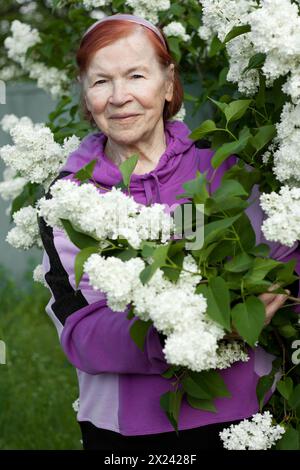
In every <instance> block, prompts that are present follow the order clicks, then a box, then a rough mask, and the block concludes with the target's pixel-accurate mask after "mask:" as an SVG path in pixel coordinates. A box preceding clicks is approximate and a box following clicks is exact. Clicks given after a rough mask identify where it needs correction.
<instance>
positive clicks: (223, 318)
mask: <svg viewBox="0 0 300 470" xmlns="http://www.w3.org/2000/svg"><path fill="white" fill-rule="evenodd" d="M206 312H207V315H208V316H209V317H210V318H212V320H214V321H216V322H217V323H219V324H220V325H221V326H223V327H224V328H225V329H226V330H228V331H231V328H230V295H229V290H228V287H227V284H226V282H225V281H224V279H222V278H221V277H220V276H218V277H215V278H212V279H211V280H210V281H209V285H208V287H207V311H206Z"/></svg>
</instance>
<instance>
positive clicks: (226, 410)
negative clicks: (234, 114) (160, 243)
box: [39, 121, 300, 435]
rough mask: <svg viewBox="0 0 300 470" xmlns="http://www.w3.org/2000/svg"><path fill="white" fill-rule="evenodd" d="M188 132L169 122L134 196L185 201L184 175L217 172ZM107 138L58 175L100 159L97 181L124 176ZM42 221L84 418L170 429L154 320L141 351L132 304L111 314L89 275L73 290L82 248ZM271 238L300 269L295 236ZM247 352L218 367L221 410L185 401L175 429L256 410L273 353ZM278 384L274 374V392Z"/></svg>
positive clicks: (278, 253)
mask: <svg viewBox="0 0 300 470" xmlns="http://www.w3.org/2000/svg"><path fill="white" fill-rule="evenodd" d="M190 132H191V131H190V130H189V128H188V127H187V125H186V124H185V123H183V122H181V121H168V122H167V123H166V124H165V136H166V143H167V148H166V151H165V152H164V153H163V155H162V156H161V158H160V160H159V163H158V165H157V166H156V168H155V169H154V170H152V171H150V172H149V173H145V174H143V175H136V174H133V175H132V178H131V184H130V190H131V194H132V196H133V197H134V199H135V200H136V201H137V202H139V203H142V204H148V203H150V202H151V203H154V202H159V203H166V204H168V205H172V204H178V203H182V202H183V201H184V200H183V199H181V200H177V199H176V195H177V194H181V193H182V192H184V188H183V187H182V183H184V182H185V181H187V180H190V179H193V178H194V177H195V176H196V171H197V170H199V171H201V172H204V171H206V170H208V174H207V177H208V178H210V177H211V176H212V172H213V168H212V167H211V164H210V161H211V157H212V155H213V151H212V150H210V149H199V148H197V147H196V146H195V143H194V142H193V141H192V140H190V139H189V138H188V135H189V134H190ZM106 140H107V137H106V135H105V134H103V133H102V132H97V133H94V134H89V135H88V136H87V137H86V138H85V139H84V140H83V141H82V143H81V145H80V147H79V148H78V149H77V150H76V151H74V152H73V153H71V154H70V156H69V158H68V160H67V162H66V164H65V165H64V167H63V168H61V173H60V175H59V177H58V178H66V179H72V177H73V174H74V173H76V172H77V171H78V170H79V169H80V168H81V167H83V166H84V165H86V164H87V163H88V162H89V161H90V160H92V159H95V158H96V159H97V164H96V166H95V170H94V173H93V176H94V178H95V180H96V181H97V182H98V183H99V184H101V185H102V186H105V187H107V188H109V189H110V188H111V187H112V186H113V185H115V184H117V183H118V182H120V181H121V179H122V175H121V173H120V170H119V168H118V167H117V166H116V165H115V164H114V163H113V162H112V161H111V160H110V159H109V158H108V157H107V156H106V155H105V154H104V147H105V143H106ZM235 162H236V158H235V157H234V156H231V157H230V158H228V159H227V160H226V161H225V162H224V163H223V164H222V165H221V166H220V167H219V168H218V170H217V171H216V173H215V176H214V179H213V181H212V184H211V187H210V188H209V190H210V191H214V190H215V189H216V188H217V187H218V185H219V184H220V181H221V178H222V175H223V174H224V172H225V171H226V170H227V169H229V168H230V167H231V166H232V165H233V164H234V163H235ZM256 190H257V188H256ZM253 197H255V191H254V192H253ZM247 213H248V215H249V217H250V219H251V222H252V224H253V226H254V229H255V231H256V239H257V240H256V241H257V243H260V242H265V243H269V242H267V241H266V240H265V239H264V237H263V234H262V233H261V231H260V226H261V222H262V211H261V209H260V207H259V204H258V201H257V202H256V203H255V204H253V205H252V206H251V207H250V208H249V209H247ZM39 222H40V233H41V236H42V240H43V245H44V255H43V266H44V271H45V273H46V274H45V282H46V284H47V285H48V287H49V289H50V291H51V294H52V297H51V299H50V301H49V303H48V304H47V306H46V312H47V313H48V315H49V316H50V317H51V319H52V320H53V322H54V324H55V326H56V328H57V331H58V335H59V338H60V343H61V346H62V348H63V350H64V352H65V354H66V356H67V358H68V359H69V361H70V362H71V363H72V364H73V365H74V366H75V367H76V370H77V375H78V382H79V389H80V395H79V398H80V407H79V412H78V415H77V419H78V421H90V422H91V423H93V424H94V425H95V426H97V427H99V428H103V429H109V430H112V431H116V432H118V433H121V434H123V435H143V434H156V433H162V432H168V431H173V427H172V426H171V424H170V423H169V421H168V419H167V417H166V415H165V413H164V411H163V410H162V409H161V407H160V396H161V395H162V394H163V393H165V392H167V391H168V390H172V385H171V382H172V379H165V378H163V377H161V375H160V374H162V373H163V372H164V371H166V370H167V369H168V367H169V365H168V363H167V362H166V360H165V358H164V354H163V352H162V345H161V342H160V338H159V335H158V332H157V330H156V329H155V328H154V327H153V326H152V327H151V328H150V329H149V331H148V334H147V337H146V343H145V348H144V352H142V351H140V349H139V348H138V347H137V346H136V345H135V343H134V342H133V340H132V339H131V337H130V334H129V330H130V327H131V325H132V323H133V322H134V321H136V317H135V318H133V319H131V320H128V319H127V318H126V317H127V311H124V312H114V311H112V310H111V309H110V308H109V307H107V303H106V297H105V294H104V293H101V292H99V291H95V290H93V288H92V287H91V286H90V285H89V283H88V276H87V275H86V274H84V276H83V278H82V280H81V282H80V285H79V288H78V290H76V288H75V273H74V259H75V256H76V254H77V253H78V251H79V249H78V248H77V247H76V246H75V245H74V244H73V243H71V242H70V240H69V239H68V237H67V236H66V235H65V234H64V232H63V231H62V230H60V229H57V228H55V229H52V228H51V227H49V226H47V225H46V224H45V222H44V220H43V219H40V220H39ZM269 245H271V247H272V251H271V257H273V258H274V259H278V260H282V261H286V260H288V259H290V258H292V257H295V256H296V257H297V272H298V274H299V273H300V254H299V250H298V249H297V248H298V245H297V244H296V246H294V247H292V248H287V247H283V246H282V245H280V244H277V243H269ZM296 249H297V250H296ZM249 356H250V359H249V361H248V362H237V363H235V364H233V365H232V366H231V367H230V368H228V369H225V370H222V371H220V373H221V375H222V377H223V379H224V381H225V383H226V385H227V387H228V389H229V391H230V392H231V398H219V399H216V400H215V405H216V408H217V412H209V411H202V410H198V409H195V408H192V407H191V406H190V405H189V404H188V403H187V402H186V400H185V399H184V400H183V403H182V408H181V412H180V416H179V430H183V429H190V428H196V427H199V426H204V425H208V424H212V423H217V422H225V421H233V420H239V419H243V418H246V417H250V416H251V415H252V414H254V413H256V412H257V411H258V410H259V406H258V402H257V398H256V385H257V381H258V379H259V377H260V376H262V375H265V374H268V373H269V372H270V370H271V367H272V360H273V359H274V356H271V355H270V354H268V353H266V352H265V351H264V350H263V349H262V348H261V347H256V348H255V349H250V348H249ZM277 379H278V377H277ZM277 379H275V381H276V380H277ZM274 386H275V382H274V384H273V388H272V391H274ZM270 394H271V392H270V393H269V396H270Z"/></svg>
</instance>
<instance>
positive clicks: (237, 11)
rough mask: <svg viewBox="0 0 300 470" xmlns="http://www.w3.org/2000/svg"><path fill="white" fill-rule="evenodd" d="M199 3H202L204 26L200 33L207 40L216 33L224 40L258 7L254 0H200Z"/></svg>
mask: <svg viewBox="0 0 300 470" xmlns="http://www.w3.org/2000/svg"><path fill="white" fill-rule="evenodd" d="M199 3H200V4H201V5H202V22H203V26H200V28H199V30H198V34H199V36H200V37H201V38H202V39H204V40H205V41H208V40H211V39H212V38H213V37H214V36H215V35H216V34H217V36H218V38H219V39H220V41H223V40H224V39H225V36H226V35H227V34H228V33H229V31H231V29H232V28H233V27H234V26H241V25H243V24H245V23H246V22H247V18H248V14H249V13H250V12H251V11H253V10H254V9H255V8H257V3H256V1H254V0H199Z"/></svg>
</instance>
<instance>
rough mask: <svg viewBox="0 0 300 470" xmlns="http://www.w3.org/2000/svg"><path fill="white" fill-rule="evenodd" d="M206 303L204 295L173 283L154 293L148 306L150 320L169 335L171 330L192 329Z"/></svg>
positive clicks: (204, 309)
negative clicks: (154, 295)
mask: <svg viewBox="0 0 300 470" xmlns="http://www.w3.org/2000/svg"><path fill="white" fill-rule="evenodd" d="M206 308H207V303H206V299H205V297H203V296H202V295H200V294H194V293H193V292H192V290H191V289H190V286H189V285H188V287H187V288H184V286H183V285H181V286H180V287H178V286H177V285H176V284H173V285H172V286H170V287H169V288H168V289H166V290H164V291H163V292H161V293H159V294H157V295H156V297H155V298H154V299H153V300H152V302H151V303H150V304H149V306H148V311H149V315H150V318H151V320H152V321H153V322H154V324H155V327H156V328H157V329H158V330H159V331H161V332H162V333H164V334H165V335H169V334H170V333H172V332H173V331H175V330H176V331H177V332H182V331H183V330H184V329H185V328H189V329H193V326H192V325H194V324H195V322H196V321H198V320H199V319H202V318H203V315H204V312H205V311H206Z"/></svg>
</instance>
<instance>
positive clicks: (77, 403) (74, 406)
mask: <svg viewBox="0 0 300 470" xmlns="http://www.w3.org/2000/svg"><path fill="white" fill-rule="evenodd" d="M79 406H80V401H79V398H77V400H75V401H73V403H72V408H73V410H74V411H75V413H78V411H79Z"/></svg>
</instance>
